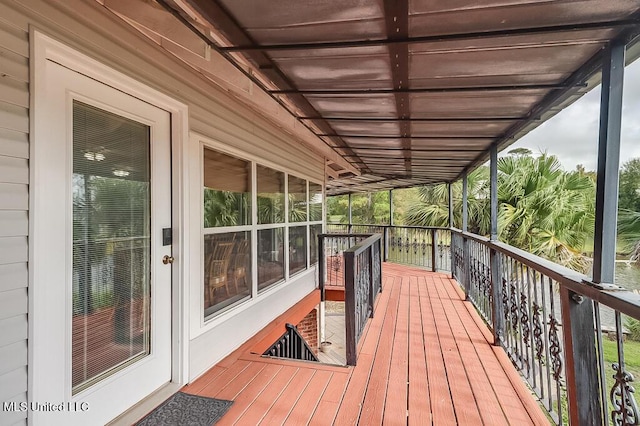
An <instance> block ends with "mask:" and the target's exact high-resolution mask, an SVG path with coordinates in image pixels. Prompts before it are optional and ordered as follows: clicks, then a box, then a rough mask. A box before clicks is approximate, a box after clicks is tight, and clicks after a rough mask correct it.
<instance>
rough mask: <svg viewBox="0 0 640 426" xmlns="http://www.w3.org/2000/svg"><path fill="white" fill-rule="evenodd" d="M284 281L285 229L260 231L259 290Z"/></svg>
mask: <svg viewBox="0 0 640 426" xmlns="http://www.w3.org/2000/svg"><path fill="white" fill-rule="evenodd" d="M283 279H284V229H283V228H275V229H261V230H259V231H258V290H261V289H263V288H265V287H268V286H270V285H271V284H273V283H276V282H278V281H280V280H283Z"/></svg>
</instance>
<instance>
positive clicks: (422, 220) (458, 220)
mask: <svg viewBox="0 0 640 426" xmlns="http://www.w3.org/2000/svg"><path fill="white" fill-rule="evenodd" d="M417 190H418V193H417V197H416V198H414V199H413V200H409V202H408V204H409V206H408V208H407V214H406V218H405V222H406V223H407V225H421V226H448V224H449V208H448V203H449V189H448V187H447V185H445V184H441V185H433V186H422V187H419V188H417ZM452 191H453V211H454V215H453V216H454V217H453V222H454V226H457V227H461V224H462V182H460V181H458V182H455V183H453V188H452ZM467 192H468V198H467V199H468V215H469V216H468V229H469V231H470V232H473V233H476V234H487V233H488V232H489V225H490V224H489V213H488V208H489V203H488V200H489V169H488V168H487V167H480V168H478V169H476V170H474V171H473V172H471V173H469V175H468V177H467Z"/></svg>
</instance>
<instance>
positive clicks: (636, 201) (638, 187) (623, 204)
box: [618, 158, 640, 212]
mask: <svg viewBox="0 0 640 426" xmlns="http://www.w3.org/2000/svg"><path fill="white" fill-rule="evenodd" d="M618 200H619V201H618V207H619V208H620V209H624V210H631V211H634V212H640V158H634V159H633V160H629V161H627V162H626V163H625V164H624V165H623V166H622V170H621V171H620V189H619V191H618Z"/></svg>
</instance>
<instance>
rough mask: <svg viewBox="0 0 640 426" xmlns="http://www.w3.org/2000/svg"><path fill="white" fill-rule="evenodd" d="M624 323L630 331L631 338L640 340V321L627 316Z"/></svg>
mask: <svg viewBox="0 0 640 426" xmlns="http://www.w3.org/2000/svg"><path fill="white" fill-rule="evenodd" d="M624 325H625V327H627V330H628V331H629V339H631V340H634V341H636V342H640V321H638V320H637V319H635V318H631V317H627V319H626V320H625V322H624Z"/></svg>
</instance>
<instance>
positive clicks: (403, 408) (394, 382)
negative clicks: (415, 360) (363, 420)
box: [382, 279, 410, 425]
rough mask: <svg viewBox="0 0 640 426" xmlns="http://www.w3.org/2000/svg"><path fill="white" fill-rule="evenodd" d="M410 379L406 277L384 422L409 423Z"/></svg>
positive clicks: (407, 288) (407, 286) (399, 309)
mask: <svg viewBox="0 0 640 426" xmlns="http://www.w3.org/2000/svg"><path fill="white" fill-rule="evenodd" d="M409 379H410V376H409V280H408V279H404V280H402V287H401V288H400V300H399V303H398V317H397V321H396V324H395V333H394V335H393V344H392V349H391V366H390V370H389V381H388V384H387V397H386V402H385V409H384V416H383V421H382V422H383V424H387V425H391V424H406V423H407V399H408V389H407V388H408V382H409Z"/></svg>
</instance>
